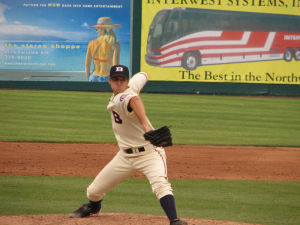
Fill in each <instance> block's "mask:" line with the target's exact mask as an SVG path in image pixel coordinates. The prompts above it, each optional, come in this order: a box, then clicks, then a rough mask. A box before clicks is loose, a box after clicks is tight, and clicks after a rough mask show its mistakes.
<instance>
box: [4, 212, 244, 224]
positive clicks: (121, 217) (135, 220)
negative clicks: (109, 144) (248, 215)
mask: <svg viewBox="0 0 300 225" xmlns="http://www.w3.org/2000/svg"><path fill="white" fill-rule="evenodd" d="M182 219H184V220H186V221H187V222H188V224H189V225H200V224H201V225H249V224H248V223H237V222H225V221H217V220H203V219H193V218H182ZM0 222H1V225H12V224H22V225H166V224H169V221H168V220H167V219H166V217H165V216H154V215H139V214H125V213H101V214H99V215H94V216H91V217H88V218H78V219H77V218H76V219H74V218H68V215H66V214H57V215H24V216H23V215H19V216H1V217H0Z"/></svg>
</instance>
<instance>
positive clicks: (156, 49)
mask: <svg viewBox="0 0 300 225" xmlns="http://www.w3.org/2000/svg"><path fill="white" fill-rule="evenodd" d="M145 58H146V62H147V63H148V64H149V65H152V66H159V67H184V68H185V69H187V70H194V69H196V68H197V67H198V66H200V65H212V64H223V63H241V62H253V61H255V62H256V61H263V60H285V61H287V62H289V61H291V60H292V59H293V58H294V59H295V60H300V16H293V15H278V14H266V13H252V12H234V11H222V10H207V9H197V8H181V7H180V8H168V9H163V10H161V11H159V12H158V13H157V14H156V16H155V17H154V19H153V21H152V24H151V26H150V29H149V34H148V41H147V53H146V56H145Z"/></svg>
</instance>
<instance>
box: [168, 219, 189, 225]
mask: <svg viewBox="0 0 300 225" xmlns="http://www.w3.org/2000/svg"><path fill="white" fill-rule="evenodd" d="M170 225H188V224H187V222H186V221H184V220H181V219H175V220H172V221H171V222H170Z"/></svg>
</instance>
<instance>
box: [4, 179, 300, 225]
mask: <svg viewBox="0 0 300 225" xmlns="http://www.w3.org/2000/svg"><path fill="white" fill-rule="evenodd" d="M91 181H92V178H76V177H22V176H0V183H1V186H0V192H1V195H0V202H1V203H0V212H1V213H0V215H6V214H46V213H48V214H49V213H70V212H72V211H73V210H74V207H75V208H76V207H78V206H80V205H81V204H82V203H83V202H84V201H86V198H85V188H86V184H87V183H89V182H91ZM171 182H172V184H173V187H174V189H175V195H176V201H177V208H178V212H179V213H180V215H184V216H186V217H192V218H207V219H217V220H223V221H237V222H248V223H259V224H270V225H271V224H276V225H288V224H294V225H296V224H299V222H300V214H299V205H300V195H299V190H300V183H299V182H269V181H222V180H171ZM137 189H138V190H139V191H138V192H133V191H132V190H137ZM3 203H6V204H3ZM7 203H9V204H7ZM103 212H125V213H126V212H128V213H132V212H136V213H141V214H149V212H151V213H152V214H156V215H164V213H163V211H162V209H161V208H160V206H159V202H158V201H157V199H156V198H155V196H154V194H152V193H151V188H150V185H149V183H148V181H147V180H145V179H137V178H136V179H129V180H127V181H125V182H123V183H122V184H120V185H118V186H117V187H115V188H114V189H112V190H111V191H109V192H108V194H107V196H106V197H105V200H104V202H103Z"/></svg>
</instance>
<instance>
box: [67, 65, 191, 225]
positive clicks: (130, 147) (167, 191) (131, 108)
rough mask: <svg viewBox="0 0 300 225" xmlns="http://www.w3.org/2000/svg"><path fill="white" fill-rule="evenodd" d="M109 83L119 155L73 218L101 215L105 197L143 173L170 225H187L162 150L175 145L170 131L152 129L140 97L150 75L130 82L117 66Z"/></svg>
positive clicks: (127, 73)
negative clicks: (181, 213)
mask: <svg viewBox="0 0 300 225" xmlns="http://www.w3.org/2000/svg"><path fill="white" fill-rule="evenodd" d="M108 81H109V84H110V86H111V88H112V90H113V95H112V97H111V98H110V100H109V103H108V106H107V109H108V111H109V112H110V114H111V120H112V128H113V131H114V134H115V137H116V139H117V142H118V147H119V151H118V153H117V154H116V155H115V157H114V158H113V159H112V160H111V161H110V162H109V163H108V164H107V165H106V166H105V167H104V168H103V169H102V170H101V171H100V173H99V174H98V175H97V176H96V178H95V179H94V181H93V182H92V183H91V184H90V185H89V186H88V188H87V197H88V199H89V202H88V203H86V204H84V205H82V206H81V207H80V208H79V209H77V210H75V211H74V212H73V213H72V214H71V216H70V217H75V218H76V217H86V216H90V215H91V214H96V213H98V212H99V211H100V209H101V202H102V200H103V198H104V196H105V193H106V192H107V191H108V190H109V189H111V188H113V187H114V186H116V185H117V184H119V183H120V182H122V181H123V180H125V179H126V178H129V177H130V176H132V175H133V174H134V173H136V172H137V171H140V172H142V173H143V174H144V175H145V176H146V177H147V179H148V180H149V182H150V184H151V187H152V191H153V192H154V194H155V195H156V197H157V198H158V199H159V201H160V204H161V206H162V208H163V209H164V211H165V213H166V215H167V216H168V219H169V220H170V225H187V222H185V221H184V220H180V219H179V218H178V217H177V212H176V207H175V200H174V196H173V190H172V187H171V184H170V183H169V181H168V176H167V165H166V154H165V150H164V148H163V147H165V146H170V145H172V138H171V133H170V130H169V128H168V127H167V126H163V127H161V128H159V129H156V130H155V129H154V128H153V126H152V125H151V123H150V121H149V119H148V118H147V116H146V111H145V107H144V104H143V102H142V100H141V98H140V97H139V93H140V92H141V91H142V88H143V87H144V86H145V84H146V83H147V81H148V76H147V74H146V73H144V72H140V73H137V74H135V75H134V76H133V77H132V78H131V79H129V71H128V68H127V67H126V66H122V65H115V66H112V67H111V70H110V75H109V80H108Z"/></svg>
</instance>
